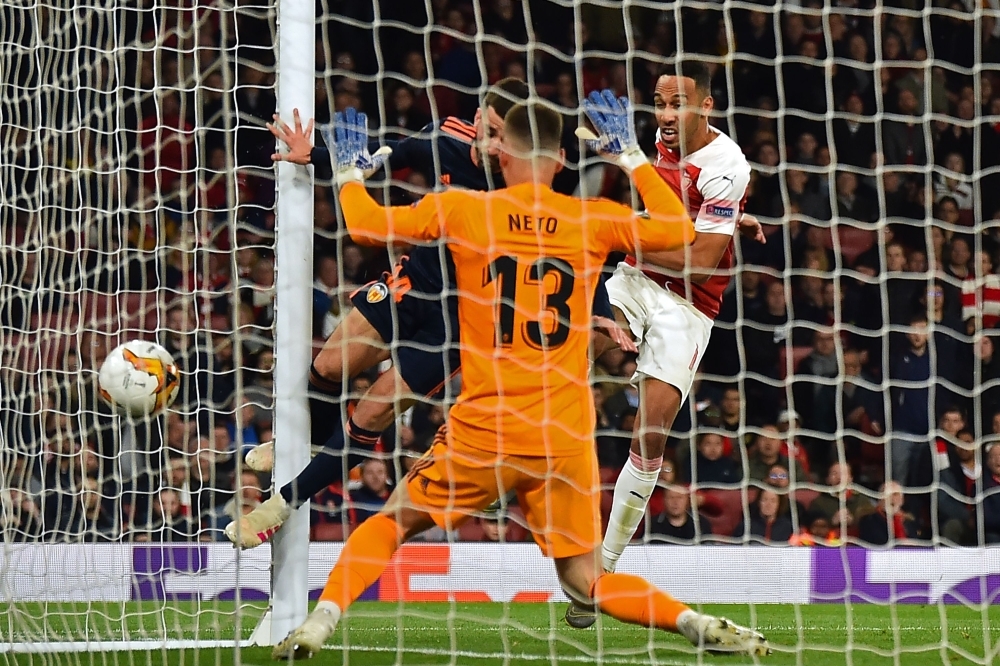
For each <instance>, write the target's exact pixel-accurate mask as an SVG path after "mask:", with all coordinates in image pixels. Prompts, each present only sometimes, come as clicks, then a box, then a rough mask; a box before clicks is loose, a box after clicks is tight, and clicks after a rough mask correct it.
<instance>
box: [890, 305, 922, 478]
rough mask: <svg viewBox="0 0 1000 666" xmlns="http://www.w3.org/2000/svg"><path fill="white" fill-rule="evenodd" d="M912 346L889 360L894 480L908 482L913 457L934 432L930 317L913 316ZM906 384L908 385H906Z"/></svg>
mask: <svg viewBox="0 0 1000 666" xmlns="http://www.w3.org/2000/svg"><path fill="white" fill-rule="evenodd" d="M906 339H907V343H908V348H907V349H905V350H904V351H902V352H900V353H897V354H894V355H893V357H892V358H891V359H890V361H889V377H890V379H891V382H892V383H890V388H889V393H890V396H891V397H892V423H891V426H892V441H891V446H892V450H891V455H890V458H889V460H890V461H891V463H892V470H891V473H892V477H891V478H892V480H893V481H897V482H899V483H900V484H902V485H903V486H906V485H907V480H908V477H909V469H910V460H911V458H912V457H913V454H914V452H915V451H916V450H917V449H918V448H919V447H920V445H921V443H922V442H926V441H927V435H928V432H929V431H930V420H929V411H930V390H929V385H930V377H931V365H930V355H929V354H928V353H927V316H926V315H923V314H916V315H914V316H913V317H912V318H911V319H910V331H909V332H908V333H907V334H906ZM904 384H905V385H904Z"/></svg>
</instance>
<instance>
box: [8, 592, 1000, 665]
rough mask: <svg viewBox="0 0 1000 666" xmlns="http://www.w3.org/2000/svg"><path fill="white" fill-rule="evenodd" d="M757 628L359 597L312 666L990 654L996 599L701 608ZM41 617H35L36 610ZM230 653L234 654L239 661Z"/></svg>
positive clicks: (213, 660) (166, 623) (68, 619)
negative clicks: (709, 645)
mask: <svg viewBox="0 0 1000 666" xmlns="http://www.w3.org/2000/svg"><path fill="white" fill-rule="evenodd" d="M233 608H234V604H233V603H231V602H230V603H226V602H202V603H200V604H196V603H194V602H188V603H170V604H167V605H166V606H163V605H160V604H154V603H149V602H146V603H127V604H124V605H122V604H103V605H102V604H92V605H90V606H89V608H88V606H87V605H86V604H17V605H15V606H6V605H0V642H3V641H6V640H8V632H9V631H10V630H11V628H13V631H14V633H15V634H17V635H19V637H20V639H21V640H23V639H24V638H25V637H26V636H29V635H30V636H34V637H36V638H37V637H39V636H40V635H41V634H42V632H45V633H46V634H47V636H48V638H49V640H70V639H79V638H81V637H82V632H83V628H84V627H86V626H89V627H90V628H91V632H92V635H96V636H99V637H100V638H102V639H107V640H112V639H116V638H121V636H123V635H124V633H125V632H127V633H128V635H129V636H131V637H133V638H136V639H150V638H157V637H162V636H163V635H164V632H166V634H168V635H169V636H170V637H172V638H201V639H225V638H229V639H230V640H231V639H232V637H233V636H235V635H236V630H237V625H236V622H235V620H234V617H235V615H234V613H233ZM700 609H701V610H704V611H706V612H710V613H714V614H718V615H725V616H727V617H729V618H731V619H733V620H735V621H736V622H740V623H743V624H751V625H754V626H756V627H758V628H759V629H761V630H762V631H763V632H764V633H765V635H767V637H768V639H769V640H770V641H771V644H772V646H773V647H774V654H773V655H771V656H770V657H766V658H761V659H759V660H758V661H754V660H752V659H749V658H745V657H743V658H741V657H732V656H712V655H701V654H698V653H696V652H695V651H694V649H693V648H692V647H691V646H690V645H688V644H687V642H686V641H684V640H683V639H682V638H680V637H678V636H674V635H671V634H666V633H663V632H657V631H650V630H646V629H642V628H638V627H632V626H628V625H624V624H621V623H620V622H617V621H615V620H611V619H608V618H604V619H603V620H602V623H601V624H602V626H601V628H600V629H599V630H598V629H595V628H592V629H589V630H584V631H579V630H574V629H571V628H569V627H567V626H566V625H565V624H564V623H563V621H562V614H563V611H564V606H563V605H562V604H486V603H484V604H466V603H462V604H448V603H406V604H395V603H374V602H367V603H358V604H356V605H355V606H354V607H353V608H352V609H351V612H350V613H349V614H347V615H346V616H345V617H344V619H343V620H342V622H341V625H340V627H339V628H338V631H337V633H336V634H335V636H334V637H333V639H331V641H330V643H329V644H328V645H327V649H326V650H324V651H323V653H322V654H320V655H318V656H316V657H314V658H313V659H312V660H311V661H309V662H308V663H310V664H316V665H322V664H363V665H365V666H367V665H369V664H371V665H378V664H484V665H485V664H595V663H603V664H660V665H662V666H686V665H687V664H720V665H725V666H728V665H732V666H736V665H737V664H741V665H742V664H752V663H761V664H775V665H778V664H796V665H802V666H814V665H815V666H829V665H832V664H848V665H851V666H855V665H856V666H869V665H872V666H878V665H883V664H885V665H888V664H898V665H901V666H910V665H914V666H917V665H922V664H976V663H978V664H983V663H991V662H992V663H996V664H1000V643H998V640H997V635H996V632H995V631H993V630H991V626H992V625H993V623H994V622H995V621H996V620H997V619H1000V609H994V608H991V609H989V610H987V611H983V610H980V609H973V608H966V607H961V606H915V605H899V606H895V607H892V608H890V607H886V606H871V605H852V606H850V607H845V606H843V605H833V604H830V605H805V606H792V605H757V606H753V607H752V608H751V607H749V606H736V605H733V606H716V605H709V606H703V607H701V608H700ZM242 610H243V612H242V614H241V615H242V620H241V623H240V628H239V633H240V634H241V635H242V636H243V638H248V637H249V636H250V632H251V631H252V630H253V627H254V626H255V624H256V621H257V618H259V617H260V615H261V614H262V612H263V608H262V607H261V606H260V605H256V604H245V605H244V606H243V609H242ZM43 617H44V618H45V619H44V620H42V618H43ZM237 660H238V661H237ZM235 663H243V664H257V665H259V664H266V663H274V662H271V655H270V649H269V648H242V649H240V650H239V651H238V657H237V650H236V649H235V647H229V646H227V647H220V648H212V649H201V650H192V649H188V650H168V651H164V650H153V651H135V652H118V653H112V652H104V653H93V654H68V653H63V654H49V655H37V654H36V655H27V654H10V653H7V654H0V664H18V665H21V664H25V665H28V664H30V665H33V666H34V665H45V666H49V665H54V664H74V665H76V664H86V665H88V666H96V665H98V664H101V665H105V664H116V665H117V664H128V665H130V666H132V665H140V664H146V665H148V664H155V665H159V664H163V665H164V666H174V665H180V664H191V665H196V666H207V665H210V664H226V665H228V664H235Z"/></svg>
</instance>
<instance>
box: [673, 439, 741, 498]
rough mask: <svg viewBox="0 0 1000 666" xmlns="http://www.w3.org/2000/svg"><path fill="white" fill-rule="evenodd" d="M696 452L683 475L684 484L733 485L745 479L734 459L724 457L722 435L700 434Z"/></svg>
mask: <svg viewBox="0 0 1000 666" xmlns="http://www.w3.org/2000/svg"><path fill="white" fill-rule="evenodd" d="M696 442H697V445H696V452H695V456H694V458H693V459H691V460H690V464H689V465H686V466H685V467H684V468H682V469H684V471H685V473H684V474H682V475H681V480H682V481H684V482H686V483H687V482H690V483H696V484H699V485H705V484H709V485H716V484H727V485H728V484H733V483H737V482H739V481H740V480H741V479H742V478H743V469H742V468H741V467H740V465H738V464H737V463H736V461H735V460H733V459H732V458H730V457H728V456H726V455H724V451H725V443H724V441H723V438H722V435H720V434H718V433H714V432H703V433H700V434H699V435H698V436H697V438H696Z"/></svg>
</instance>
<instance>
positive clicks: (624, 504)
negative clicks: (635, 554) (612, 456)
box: [601, 454, 663, 571]
mask: <svg viewBox="0 0 1000 666" xmlns="http://www.w3.org/2000/svg"><path fill="white" fill-rule="evenodd" d="M633 458H638V456H636V455H635V454H632V456H630V457H629V459H628V460H627V461H625V466H624V467H623V468H622V473H621V474H619V475H618V481H617V482H616V483H615V496H614V502H613V504H612V505H611V519H610V520H609V521H608V531H607V532H606V533H605V534H604V546H603V548H602V549H601V550H602V555H603V557H604V570H605V571H614V570H615V566H616V565H617V564H618V558H619V557H621V556H622V551H624V550H625V546H627V545H628V542H629V541H631V540H632V536H633V535H634V534H635V530H636V528H637V527H639V523H640V522H641V521H642V517H643V516H644V515H645V513H646V505H647V504H648V503H649V496H650V495H652V494H653V490H654V489H655V488H656V478H657V477H658V476H659V475H660V466H661V465H662V464H663V458H662V457H661V458H659V459H657V460H641V459H640V464H641V465H642V468H640V467H638V466H636V464H635V463H634V462H633V460H632V459H633Z"/></svg>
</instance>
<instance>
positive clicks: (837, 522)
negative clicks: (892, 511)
mask: <svg viewBox="0 0 1000 666" xmlns="http://www.w3.org/2000/svg"><path fill="white" fill-rule="evenodd" d="M826 485H827V486H828V487H829V488H830V490H828V491H826V492H823V493H820V494H819V496H818V497H817V498H816V499H814V500H813V501H812V504H811V505H810V506H809V510H810V511H811V512H812V513H813V514H815V515H816V516H821V517H823V518H825V519H826V520H827V521H828V522H829V525H830V528H831V529H833V530H837V531H839V530H841V529H844V530H850V529H852V528H857V526H858V521H860V520H861V518H863V517H864V516H866V515H867V514H869V513H871V512H872V510H873V509H874V507H873V506H872V502H871V500H869V499H868V498H867V497H866V496H864V495H863V494H861V493H859V492H858V489H857V488H855V487H854V477H853V475H852V474H851V468H850V466H849V465H847V464H845V463H840V462H835V463H833V464H832V465H830V469H829V470H828V471H827V473H826Z"/></svg>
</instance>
